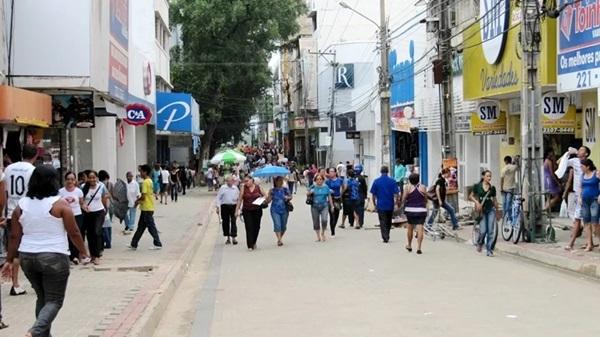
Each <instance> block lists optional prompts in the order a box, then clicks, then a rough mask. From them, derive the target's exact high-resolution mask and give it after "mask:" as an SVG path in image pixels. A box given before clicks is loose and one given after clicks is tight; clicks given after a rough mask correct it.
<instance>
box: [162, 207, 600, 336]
mask: <svg viewBox="0 0 600 337" xmlns="http://www.w3.org/2000/svg"><path fill="white" fill-rule="evenodd" d="M297 199H298V200H296V202H295V204H296V210H295V211H294V213H293V214H292V216H291V222H290V225H289V232H288V234H287V237H286V240H285V246H284V247H280V248H279V247H277V246H276V245H275V240H274V236H273V233H272V232H271V220H270V217H269V216H267V214H265V217H264V218H263V227H262V230H261V234H260V238H259V243H258V245H259V249H258V250H257V251H254V252H248V251H247V250H246V249H245V246H244V245H243V242H241V243H240V245H238V246H225V245H224V244H223V240H222V238H221V236H220V229H219V228H218V224H217V223H216V221H213V222H212V223H211V224H210V228H209V229H208V232H207V235H206V237H205V241H204V242H203V247H202V248H201V249H200V250H199V252H198V255H197V256H196V257H195V259H194V262H193V265H192V267H191V271H192V272H191V273H190V274H189V275H188V276H187V277H186V278H185V280H184V281H183V283H182V285H184V286H182V287H180V289H179V290H178V293H177V294H176V295H175V297H174V300H173V302H172V303H171V304H170V306H169V307H168V308H167V311H166V313H165V315H164V316H163V317H164V319H163V321H161V323H160V325H159V328H158V330H157V331H156V334H155V336H173V335H176V336H194V337H203V336H214V337H217V336H223V337H225V336H227V337H230V336H384V335H388V336H411V335H413V336H502V337H504V336H565V335H567V332H566V329H568V331H569V332H568V335H572V336H592V335H598V333H599V332H600V327H599V326H598V324H597V322H595V320H593V319H592V314H591V313H592V312H596V311H598V309H600V304H598V301H597V299H598V298H600V288H599V287H598V284H597V283H596V282H595V281H591V280H588V279H584V278H583V277H581V276H579V275H576V274H570V273H564V272H561V271H557V270H553V269H550V268H546V267H542V266H539V265H536V264H533V263H529V262H525V261H524V260H520V259H515V258H512V257H510V256H506V255H502V254H499V255H498V256H496V257H494V258H488V257H485V256H484V255H481V254H477V253H476V252H475V250H474V249H473V247H472V246H470V245H467V244H465V243H457V242H456V241H449V240H445V241H439V240H438V241H436V242H432V241H430V240H426V241H425V244H424V254H423V255H422V256H418V255H416V254H414V253H412V254H409V253H407V252H406V251H405V250H404V237H405V231H404V230H400V229H395V230H393V232H392V241H391V243H390V244H388V245H384V244H383V243H381V241H380V240H379V233H378V231H375V230H360V231H358V230H354V229H346V230H339V234H338V236H337V237H336V238H335V239H331V240H329V241H328V242H326V243H315V242H314V238H313V234H314V233H313V231H312V229H311V225H310V222H309V219H308V214H309V213H308V207H306V206H305V205H304V204H303V197H300V196H299V197H297ZM374 221H375V216H374V215H373V214H370V215H369V220H368V222H369V223H371V224H372V223H374ZM243 235H244V234H243V231H242V237H243ZM242 241H244V240H242ZM213 249H214V251H213V253H212V258H210V259H209V258H208V256H206V254H205V252H209V251H210V250H213ZM202 252H204V253H202ZM205 268H208V269H205ZM200 284H203V287H202V288H200V286H199V285H200ZM195 287H198V288H195ZM190 321H191V322H190Z"/></svg>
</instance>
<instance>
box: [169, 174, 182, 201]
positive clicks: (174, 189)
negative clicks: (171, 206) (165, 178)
mask: <svg viewBox="0 0 600 337" xmlns="http://www.w3.org/2000/svg"><path fill="white" fill-rule="evenodd" d="M178 172H179V170H177V168H176V167H174V166H173V167H171V172H170V176H169V186H170V189H171V202H177V197H178V195H179V186H180V184H179V173H178Z"/></svg>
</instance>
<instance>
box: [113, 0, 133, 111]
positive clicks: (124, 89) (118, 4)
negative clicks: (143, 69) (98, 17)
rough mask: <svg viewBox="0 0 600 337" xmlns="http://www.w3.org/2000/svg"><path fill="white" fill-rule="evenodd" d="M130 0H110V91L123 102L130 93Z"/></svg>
mask: <svg viewBox="0 0 600 337" xmlns="http://www.w3.org/2000/svg"><path fill="white" fill-rule="evenodd" d="M128 50H129V0H110V38H109V45H108V69H109V71H108V93H109V94H110V95H111V96H112V97H114V98H116V99H119V100H121V101H122V102H126V101H127V99H128V95H129V92H128V91H129V54H128Z"/></svg>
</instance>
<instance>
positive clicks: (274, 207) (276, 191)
mask: <svg viewBox="0 0 600 337" xmlns="http://www.w3.org/2000/svg"><path fill="white" fill-rule="evenodd" d="M289 195H290V191H289V190H288V189H287V188H286V187H275V188H273V189H272V190H271V196H272V198H273V200H272V201H271V213H277V214H285V213H288V210H287V206H286V205H285V197H286V196H289Z"/></svg>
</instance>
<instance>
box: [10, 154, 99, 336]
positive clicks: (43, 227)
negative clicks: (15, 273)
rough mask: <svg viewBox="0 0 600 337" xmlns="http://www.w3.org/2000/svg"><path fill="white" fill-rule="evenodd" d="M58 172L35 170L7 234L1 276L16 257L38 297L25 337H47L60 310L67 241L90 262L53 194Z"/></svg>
mask: <svg viewBox="0 0 600 337" xmlns="http://www.w3.org/2000/svg"><path fill="white" fill-rule="evenodd" d="M58 187H59V183H58V173H57V172H56V170H55V169H54V168H53V167H52V166H49V165H43V166H39V167H37V168H36V169H35V170H34V171H33V173H32V175H31V179H30V181H29V186H28V191H27V195H26V197H25V198H21V200H19V203H18V207H17V208H15V210H14V211H13V214H12V226H13V228H12V231H11V235H10V240H9V244H8V257H7V263H6V264H5V265H4V267H3V268H2V275H3V276H5V277H6V276H10V275H11V274H12V269H13V260H14V259H15V257H16V256H17V252H18V254H19V259H20V263H21V268H23V272H24V273H25V276H27V279H28V280H29V282H30V283H31V286H32V287H33V289H34V290H35V292H36V294H37V302H36V306H35V313H36V321H35V323H34V324H33V326H32V327H31V329H29V332H28V333H27V334H26V335H25V336H29V337H33V336H50V327H51V324H52V321H54V319H55V318H56V316H57V314H58V311H59V310H60V308H61V307H62V304H63V300H64V297H65V292H66V288H67V280H68V278H69V243H68V240H67V236H68V237H69V238H70V239H71V240H72V241H73V244H74V245H75V246H76V247H77V249H78V250H79V252H80V258H81V259H82V260H83V261H89V258H88V253H87V251H86V249H85V245H84V243H83V239H82V237H81V234H80V233H79V229H78V228H77V224H76V222H75V217H74V216H73V211H72V210H71V207H70V206H69V204H68V203H67V202H66V201H64V200H62V199H61V197H60V196H59V195H58Z"/></svg>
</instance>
